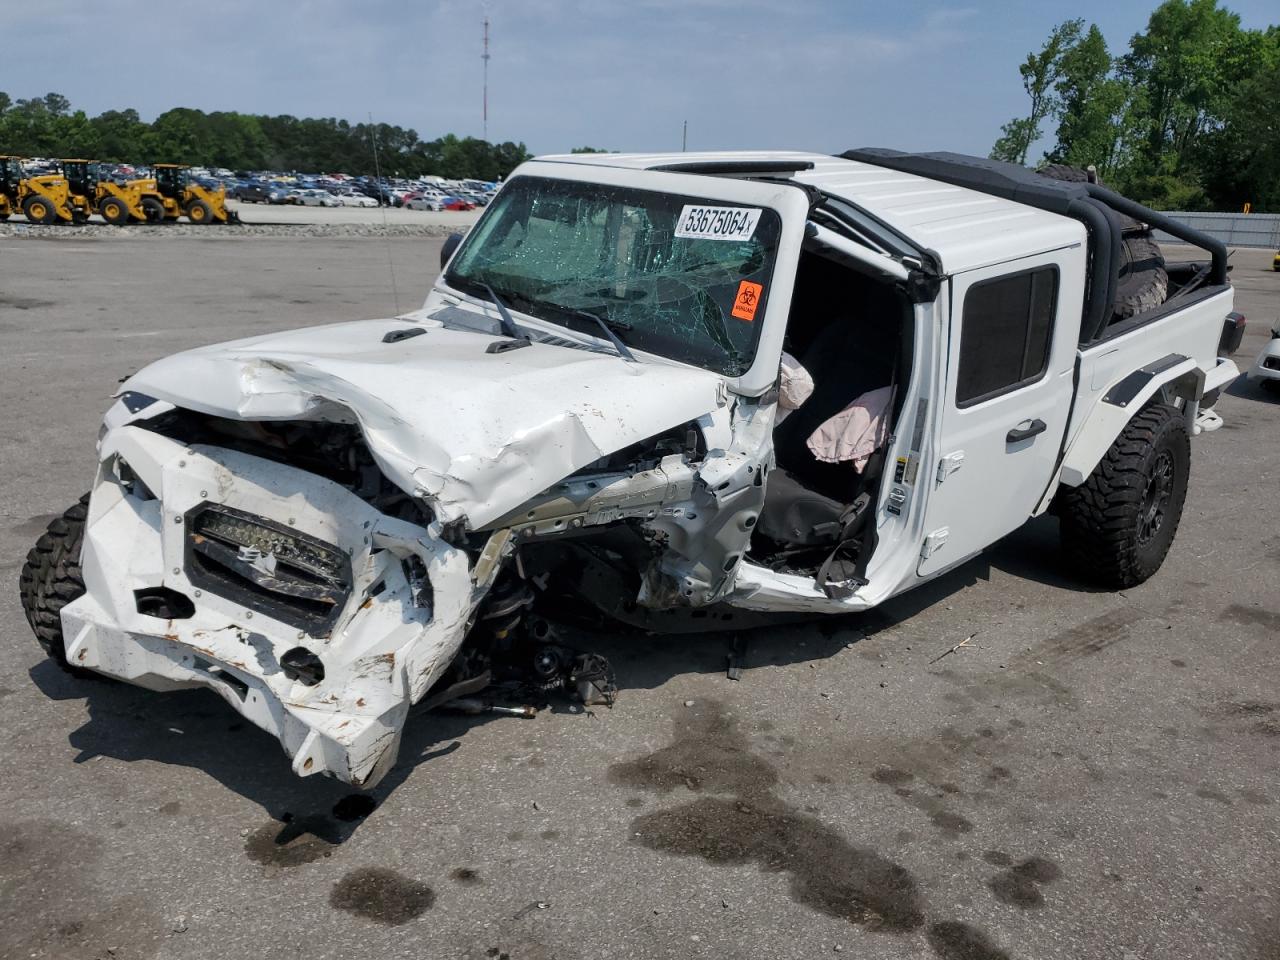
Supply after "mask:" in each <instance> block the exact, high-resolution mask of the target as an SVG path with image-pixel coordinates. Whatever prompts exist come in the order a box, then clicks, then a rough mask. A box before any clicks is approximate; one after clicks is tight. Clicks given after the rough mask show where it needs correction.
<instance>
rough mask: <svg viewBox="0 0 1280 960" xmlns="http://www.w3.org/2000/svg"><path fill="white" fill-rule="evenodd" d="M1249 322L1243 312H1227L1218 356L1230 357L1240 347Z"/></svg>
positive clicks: (1219, 342)
mask: <svg viewBox="0 0 1280 960" xmlns="http://www.w3.org/2000/svg"><path fill="white" fill-rule="evenodd" d="M1247 322H1248V321H1246V320H1245V316H1244V314H1243V313H1237V312H1235V311H1234V310H1233V311H1232V312H1231V313H1228V314H1227V319H1226V320H1224V321H1223V323H1222V337H1221V338H1220V339H1219V340H1218V356H1220V357H1229V356H1231V355H1232V354H1233V353H1235V352H1236V351H1237V350H1239V349H1240V341H1241V340H1243V339H1244V328H1245V324H1246V323H1247Z"/></svg>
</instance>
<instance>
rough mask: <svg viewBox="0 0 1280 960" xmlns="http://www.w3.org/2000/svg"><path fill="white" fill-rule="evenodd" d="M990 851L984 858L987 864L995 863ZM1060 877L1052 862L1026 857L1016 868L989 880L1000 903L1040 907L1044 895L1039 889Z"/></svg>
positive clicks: (1041, 858)
mask: <svg viewBox="0 0 1280 960" xmlns="http://www.w3.org/2000/svg"><path fill="white" fill-rule="evenodd" d="M996 852H997V851H991V852H989V853H988V854H986V855H985V856H984V859H985V860H986V861H987V862H988V863H993V862H995V859H994V858H993V857H992V856H991V853H996ZM1060 876H1062V871H1061V870H1059V869H1058V865H1057V864H1056V863H1054V862H1053V861H1052V860H1046V859H1045V858H1044V857H1028V858H1027V859H1026V860H1023V861H1022V862H1021V863H1019V864H1018V865H1017V866H1013V867H1010V868H1009V869H1008V870H1004V871H1002V872H1000V873H998V874H996V875H995V877H993V878H992V880H991V884H990V886H991V892H992V893H994V894H995V896H996V899H997V900H999V901H1000V902H1001V903H1007V904H1009V905H1010V906H1014V907H1024V908H1025V907H1040V906H1043V905H1044V894H1043V893H1041V892H1040V887H1041V886H1042V885H1044V884H1048V883H1053V881H1055V880H1057V879H1058V878H1059V877H1060Z"/></svg>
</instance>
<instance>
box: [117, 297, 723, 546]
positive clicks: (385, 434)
mask: <svg viewBox="0 0 1280 960" xmlns="http://www.w3.org/2000/svg"><path fill="white" fill-rule="evenodd" d="M413 320H414V324H415V325H416V326H419V327H421V328H423V329H424V330H425V332H424V333H422V334H420V335H418V336H414V337H411V338H409V339H404V340H400V341H399V342H396V343H383V342H382V338H383V335H384V334H386V333H388V332H390V331H393V330H394V331H405V330H406V329H408V326H409V325H408V324H406V323H405V321H404V320H367V321H360V322H357V323H344V324H337V325H333V326H325V327H311V328H306V329H302V330H295V331H290V332H287V333H280V334H270V335H267V336H262V337H254V338H252V339H248V340H238V341H234V342H232V343H225V344H218V345H216V346H211V347H201V348H199V349H196V350H189V351H186V352H184V353H179V354H175V355H174V356H172V357H168V358H166V359H164V360H160V361H157V362H156V363H153V364H151V365H150V366H148V367H146V368H145V369H143V370H142V371H141V372H139V373H138V374H136V375H135V376H133V377H131V378H130V379H129V381H128V382H127V383H126V384H125V385H124V387H123V388H122V390H130V391H135V392H138V393H143V394H146V395H148V396H151V397H155V398H156V399H157V400H164V401H167V402H169V403H172V404H174V405H176V406H180V407H185V408H187V409H190V410H195V411H198V412H201V413H205V414H210V415H213V416H220V417H231V418H236V419H242V420H333V421H346V422H351V421H354V422H357V423H359V425H360V427H361V428H362V430H363V432H364V435H365V438H366V440H367V442H368V444H369V448H370V451H371V452H372V454H373V456H374V458H375V459H376V460H377V461H378V463H379V465H380V466H381V467H382V469H383V471H384V472H385V473H386V474H387V476H388V477H389V478H390V479H391V480H392V481H393V482H394V483H396V484H397V485H399V486H400V487H402V488H403V489H405V490H406V491H408V492H411V493H413V492H417V491H421V492H423V493H425V495H426V496H427V497H428V498H430V499H431V500H432V501H433V505H434V507H435V509H436V513H437V515H438V516H439V517H440V519H441V520H443V521H446V522H447V521H453V520H458V519H462V518H465V519H466V521H467V523H468V525H469V526H470V527H471V529H473V530H474V529H482V528H483V527H485V526H486V525H487V524H488V523H489V522H490V521H492V520H495V519H497V518H499V517H501V516H503V515H504V514H506V513H508V512H510V511H511V510H513V509H514V508H516V507H518V506H519V505H520V504H522V503H524V502H525V501H526V500H528V499H529V498H530V497H533V496H535V495H537V494H538V493H541V492H542V491H543V490H545V489H546V488H547V487H549V486H551V485H552V484H554V483H556V482H557V481H559V480H561V479H563V478H564V477H566V476H568V475H569V474H570V473H573V472H574V471H575V470H578V469H580V468H582V467H584V466H586V465H587V464H589V463H591V462H593V461H595V460H598V459H600V458H601V457H603V456H606V455H608V454H610V453H613V452H615V451H617V450H619V449H621V448H623V447H626V446H628V445H629V444H632V443H636V442H638V441H641V440H644V439H646V438H648V437H651V436H653V435H654V434H657V433H660V432H662V431H663V430H667V429H670V428H671V427H675V426H678V425H680V424H682V423H685V422H688V421H690V420H693V419H695V418H697V417H699V416H702V415H703V414H706V413H709V412H711V411H712V410H714V409H715V408H716V407H717V406H718V405H719V404H720V403H722V402H723V401H722V400H721V398H722V397H723V396H724V394H723V386H722V378H720V377H719V376H717V375H716V374H713V373H710V372H707V371H704V370H696V369H692V368H689V367H681V366H675V365H672V364H667V363H660V362H656V361H653V362H641V363H627V362H625V361H623V360H622V359H620V358H618V357H616V356H613V355H612V354H603V353H598V352H589V351H585V350H577V349H572V348H570V347H565V346H559V345H553V344H546V343H537V342H535V343H533V344H532V345H530V346H528V347H523V348H521V349H518V350H510V351H507V352H503V353H493V354H488V353H485V348H486V347H487V346H488V345H489V344H490V343H493V342H494V341H495V340H496V339H500V338H495V337H494V336H492V335H490V334H487V333H476V332H472V331H468V330H457V329H452V328H446V327H444V326H441V325H439V324H438V323H435V322H433V321H431V320H428V319H426V318H420V317H414V318H413Z"/></svg>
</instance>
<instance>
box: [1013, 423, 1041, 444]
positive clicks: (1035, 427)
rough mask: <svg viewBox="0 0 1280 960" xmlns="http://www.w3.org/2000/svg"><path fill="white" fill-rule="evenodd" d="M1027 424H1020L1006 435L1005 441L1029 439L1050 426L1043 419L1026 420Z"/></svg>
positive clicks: (1015, 441) (1014, 441)
mask: <svg viewBox="0 0 1280 960" xmlns="http://www.w3.org/2000/svg"><path fill="white" fill-rule="evenodd" d="M1022 422H1023V423H1025V424H1027V425H1026V426H1025V427H1024V426H1022V425H1021V424H1019V425H1018V426H1016V427H1014V428H1013V429H1012V430H1010V431H1009V432H1008V433H1007V434H1006V435H1005V438H1004V440H1005V443H1017V442H1018V441H1019V440H1029V439H1031V438H1032V437H1034V436H1035V435H1036V434H1037V433H1044V432H1045V431H1046V430H1048V429H1049V427H1048V426H1047V425H1046V424H1045V422H1044V421H1043V420H1032V421H1030V422H1028V421H1026V420H1024V421H1022Z"/></svg>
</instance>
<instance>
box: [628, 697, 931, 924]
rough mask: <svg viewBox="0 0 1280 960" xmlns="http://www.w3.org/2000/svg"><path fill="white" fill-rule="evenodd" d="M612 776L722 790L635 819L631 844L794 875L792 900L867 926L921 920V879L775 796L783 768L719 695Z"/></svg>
mask: <svg viewBox="0 0 1280 960" xmlns="http://www.w3.org/2000/svg"><path fill="white" fill-rule="evenodd" d="M609 779H610V781H611V782H612V783H614V784H617V785H619V786H623V787H628V788H631V789H638V790H651V791H656V792H658V793H670V792H672V791H673V790H675V789H676V788H678V787H685V788H687V789H688V790H690V791H693V792H695V793H705V794H718V795H719V796H704V797H700V798H698V799H696V800H693V801H692V802H689V803H684V804H681V805H679V806H676V807H673V808H670V809H666V810H660V811H657V812H654V813H648V814H644V815H642V816H639V817H637V818H636V819H635V820H634V821H633V822H632V825H631V830H632V842H634V843H638V844H640V845H641V846H645V847H648V848H649V849H651V850H657V851H660V852H663V853H669V854H674V855H678V856H696V857H701V858H702V859H704V860H707V861H708V862H710V863H715V864H747V863H754V864H756V865H757V866H758V867H759V869H761V870H764V871H767V872H785V873H788V874H790V876H791V885H790V892H791V896H792V898H793V899H794V900H795V901H796V902H798V903H801V904H804V905H805V906H808V907H810V908H811V909H814V910H817V911H819V912H820V913H824V914H826V915H828V916H832V917H838V918H842V919H845V920H848V921H850V922H851V923H856V924H861V925H864V926H866V927H868V928H870V929H875V930H885V931H894V932H905V931H909V930H915V929H917V928H919V927H920V926H922V925H923V923H924V910H923V905H922V900H921V895H920V888H919V885H918V884H917V882H916V880H915V878H914V877H912V876H911V874H910V873H909V872H908V871H907V870H906V869H905V868H903V867H902V866H900V865H899V864H897V863H894V862H893V861H891V860H888V859H886V858H885V857H883V856H881V855H880V854H878V853H876V852H875V851H874V850H869V849H866V848H862V847H856V846H854V845H852V844H850V843H849V842H848V841H847V840H846V839H845V838H844V837H843V836H841V835H840V834H839V833H838V832H837V831H836V830H834V829H832V828H831V827H828V826H826V825H825V824H823V823H822V822H821V821H819V820H818V819H816V818H815V817H812V816H810V815H808V814H805V813H802V812H800V811H797V810H795V809H794V808H792V807H790V806H789V805H788V804H786V803H785V802H783V801H781V800H779V799H778V798H777V797H776V796H774V795H773V793H772V790H773V788H774V787H775V786H776V785H777V783H778V774H777V771H776V770H775V769H774V768H773V766H772V765H770V764H769V763H768V762H767V761H765V760H762V759H761V758H760V757H758V756H755V755H754V754H752V753H751V752H750V751H749V750H748V744H747V741H746V738H745V737H744V736H743V735H742V733H741V732H740V731H739V730H738V727H737V723H736V722H735V721H734V719H733V718H732V717H731V716H730V715H729V714H728V713H727V712H726V710H725V709H724V707H723V706H721V705H720V704H719V703H715V702H713V701H707V702H703V703H699V704H695V705H694V706H693V707H690V708H687V709H686V710H684V711H683V712H682V713H681V714H680V715H679V716H678V718H677V730H676V737H675V740H674V742H673V743H671V744H670V745H669V746H667V747H664V748H663V749H661V750H658V751H657V752H655V753H652V754H650V755H648V756H646V757H642V758H640V759H639V760H633V761H629V762H624V763H617V764H614V765H613V766H612V767H611V768H610V770H609ZM726 794H728V795H730V796H724V795H726Z"/></svg>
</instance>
